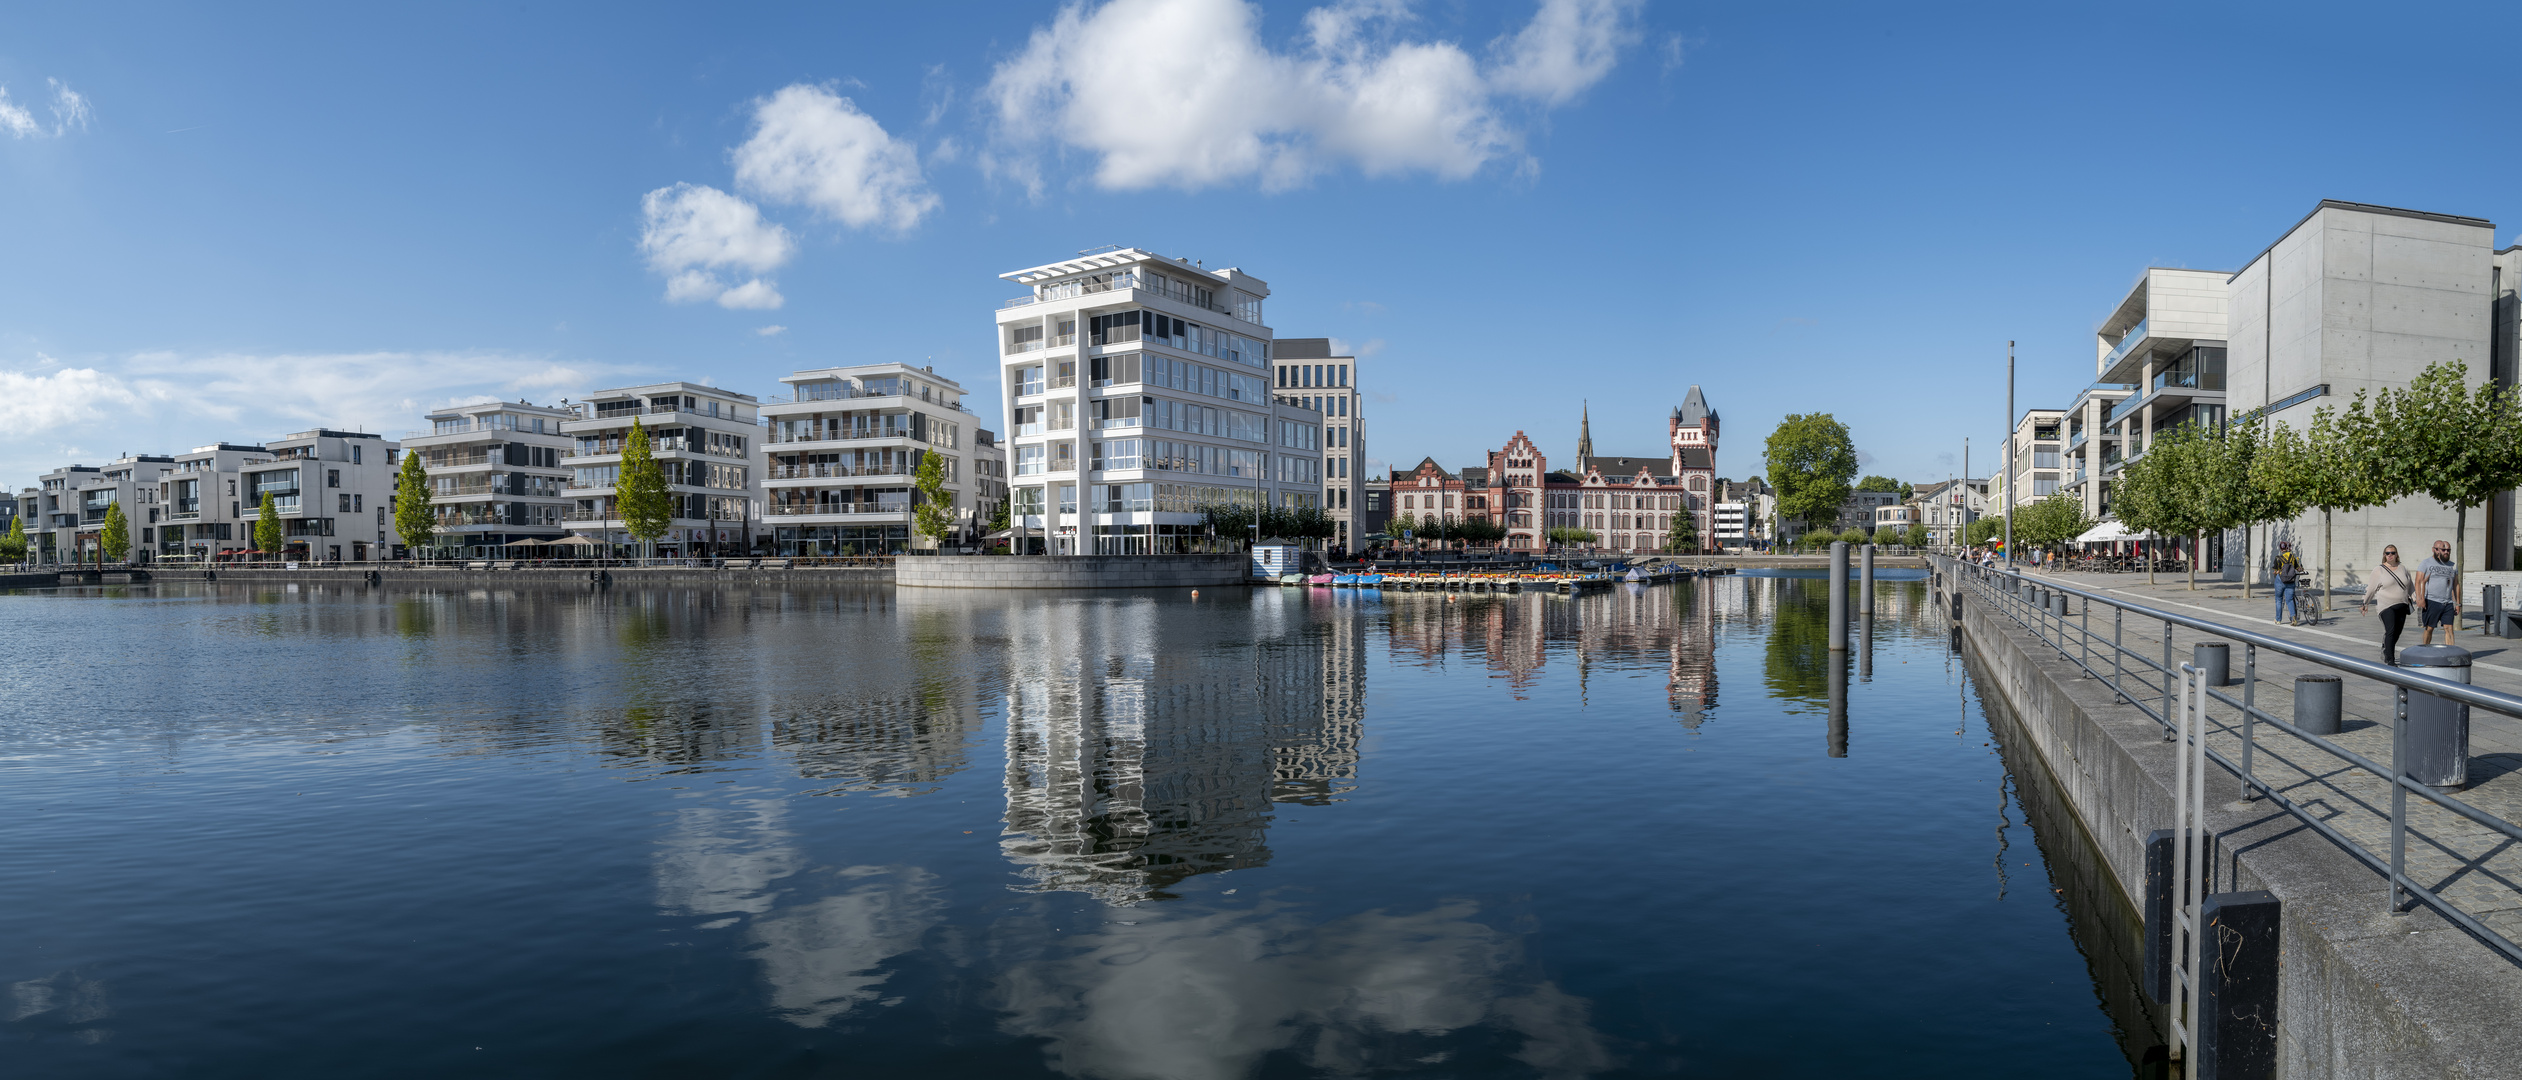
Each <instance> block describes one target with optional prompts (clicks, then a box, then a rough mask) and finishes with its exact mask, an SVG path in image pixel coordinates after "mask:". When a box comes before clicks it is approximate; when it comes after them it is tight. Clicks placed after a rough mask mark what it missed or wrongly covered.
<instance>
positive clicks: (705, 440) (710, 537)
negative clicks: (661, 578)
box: [561, 382, 762, 557]
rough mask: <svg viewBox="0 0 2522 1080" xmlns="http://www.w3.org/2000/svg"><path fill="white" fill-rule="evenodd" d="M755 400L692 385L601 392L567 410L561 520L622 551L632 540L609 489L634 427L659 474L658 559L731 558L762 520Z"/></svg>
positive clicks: (746, 547)
mask: <svg viewBox="0 0 2522 1080" xmlns="http://www.w3.org/2000/svg"><path fill="white" fill-rule="evenodd" d="M759 410H760V402H758V401H757V400H755V398H754V397H753V395H751V394H739V393H736V392H734V391H732V390H721V389H719V388H717V387H714V386H704V385H701V384H699V383H689V382H667V383H653V384H650V385H647V386H625V387H617V388H614V389H611V390H601V391H598V392H596V393H595V394H593V395H590V396H589V397H588V398H587V400H585V401H582V402H578V403H576V404H575V405H573V406H571V411H572V412H573V413H575V414H576V418H575V419H571V420H565V421H563V422H562V423H561V433H562V434H564V435H567V436H569V438H570V442H571V445H570V448H569V454H568V456H567V457H565V458H563V459H562V460H563V461H565V462H566V463H567V464H568V465H569V467H570V478H569V484H568V486H567V487H566V488H565V489H564V490H565V491H566V492H567V494H568V496H569V500H570V503H571V505H570V507H569V509H568V510H566V511H564V512H563V513H562V515H561V523H562V525H563V526H565V527H566V528H568V529H569V531H570V532H572V533H576V534H578V535H582V536H588V537H592V538H594V539H596V540H600V541H603V542H604V543H605V544H606V546H607V547H608V548H609V549H610V550H612V551H614V552H616V553H620V554H633V553H638V554H645V552H635V551H634V549H635V548H636V547H637V546H638V541H637V540H636V539H635V538H633V537H632V536H631V534H630V531H629V529H628V528H627V527H626V526H625V525H624V524H623V522H622V515H621V507H620V505H619V502H618V499H617V496H616V485H617V484H618V483H619V481H620V479H621V473H622V444H623V441H624V440H625V439H627V438H629V437H630V429H631V424H632V423H634V422H637V423H638V424H639V425H640V426H641V428H642V429H644V430H645V431H646V432H647V434H648V446H649V450H650V452H651V453H652V454H654V455H655V457H656V460H657V463H658V464H659V465H660V466H662V467H663V468H664V470H665V479H666V496H667V498H668V500H669V501H670V502H671V503H672V510H671V514H672V520H671V521H670V522H669V523H668V526H667V528H666V532H665V535H664V536H663V537H660V538H659V539H658V540H657V542H656V554H657V555H659V556H660V557H691V556H710V555H736V554H743V553H745V552H748V551H751V550H752V548H753V534H754V532H755V531H756V529H757V527H758V526H759V525H760V522H761V507H760V500H761V493H762V487H761V477H760V476H759V475H757V466H756V465H755V464H754V457H753V453H754V448H755V444H756V442H757V441H758V440H759V439H760V436H761V433H762V429H761V427H760V423H761V421H760V419H759Z"/></svg>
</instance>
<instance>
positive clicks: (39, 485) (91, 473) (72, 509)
mask: <svg viewBox="0 0 2522 1080" xmlns="http://www.w3.org/2000/svg"><path fill="white" fill-rule="evenodd" d="M98 472H99V470H98V469H97V467H96V466H94V465H68V466H64V467H62V468H58V469H54V470H53V471H51V472H48V473H45V474H44V475H42V476H39V477H36V478H35V486H34V487H32V488H29V489H27V491H26V493H24V494H23V495H21V496H20V497H19V500H18V501H19V502H20V503H21V504H22V507H23V508H22V509H20V510H19V511H18V512H19V513H21V514H24V515H26V558H27V561H29V562H36V563H62V562H72V561H75V556H74V555H73V554H72V552H74V551H76V550H77V548H78V543H79V490H78V488H79V485H81V484H84V483H87V482H89V481H91V480H94V479H96V478H97V473H98Z"/></svg>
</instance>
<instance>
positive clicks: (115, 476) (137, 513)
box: [61, 454, 175, 563]
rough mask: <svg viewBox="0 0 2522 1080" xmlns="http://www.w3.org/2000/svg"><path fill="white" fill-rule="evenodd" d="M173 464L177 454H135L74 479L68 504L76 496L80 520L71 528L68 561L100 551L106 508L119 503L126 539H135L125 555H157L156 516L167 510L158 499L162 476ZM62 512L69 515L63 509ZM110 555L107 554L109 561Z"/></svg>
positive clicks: (142, 558) (140, 559) (138, 558)
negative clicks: (159, 483) (171, 455)
mask: <svg viewBox="0 0 2522 1080" xmlns="http://www.w3.org/2000/svg"><path fill="white" fill-rule="evenodd" d="M174 467H175V459H174V458H171V457H165V456H163V455H158V454H131V455H125V456H123V457H119V458H116V459H114V460H113V461H111V462H108V463H106V464H105V466H104V467H102V468H100V469H98V470H97V471H96V472H94V473H93V474H89V475H86V476H83V477H81V478H80V479H78V480H77V481H75V482H74V483H72V484H71V485H70V486H69V495H68V497H67V498H65V499H64V506H65V507H66V506H68V505H69V504H70V502H71V501H72V500H75V502H76V504H77V509H78V514H77V519H78V520H77V523H76V524H75V525H74V526H73V527H72V530H71V537H70V548H69V550H70V556H69V561H72V562H87V561H91V560H94V559H95V558H96V557H97V553H98V551H99V550H101V548H102V544H103V538H104V535H105V517H106V514H107V513H108V512H109V511H111V509H112V508H113V507H116V506H120V507H122V511H123V524H124V527H125V529H126V532H125V535H124V539H125V540H126V541H127V542H128V543H129V544H130V545H131V546H130V547H129V548H128V549H126V550H125V551H124V552H123V558H124V559H125V560H128V561H131V562H136V563H144V562H148V561H149V560H150V559H152V558H153V557H155V556H156V554H157V533H158V528H157V527H158V519H159V518H160V517H162V516H163V515H164V512H165V507H164V506H163V505H161V504H160V503H159V502H158V479H159V477H162V476H164V475H165V474H166V473H167V472H168V470H170V469H173V468H174ZM74 468H75V466H74ZM61 516H62V517H65V518H67V517H69V516H71V515H70V514H68V513H66V512H65V513H63V514H62V515H61ZM112 558H113V557H112V556H110V555H109V556H107V560H108V561H112Z"/></svg>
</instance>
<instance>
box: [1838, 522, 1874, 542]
mask: <svg viewBox="0 0 2522 1080" xmlns="http://www.w3.org/2000/svg"><path fill="white" fill-rule="evenodd" d="M1839 539H1841V540H1845V541H1847V542H1848V543H1850V544H1862V543H1866V542H1868V541H1871V540H1872V539H1874V534H1873V533H1870V532H1867V531H1865V529H1864V527H1863V526H1858V525H1850V526H1848V531H1846V532H1843V533H1840V534H1839Z"/></svg>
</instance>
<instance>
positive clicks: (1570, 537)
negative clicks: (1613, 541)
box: [1543, 525, 1601, 547]
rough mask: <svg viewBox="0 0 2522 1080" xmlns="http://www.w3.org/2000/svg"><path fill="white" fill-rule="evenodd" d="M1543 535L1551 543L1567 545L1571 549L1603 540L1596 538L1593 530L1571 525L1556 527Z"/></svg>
mask: <svg viewBox="0 0 2522 1080" xmlns="http://www.w3.org/2000/svg"><path fill="white" fill-rule="evenodd" d="M1543 535H1544V536H1546V537H1548V538H1549V540H1550V542H1551V543H1554V544H1566V545H1568V546H1569V547H1582V546H1584V545H1587V544H1591V543H1593V542H1594V541H1596V540H1598V539H1601V538H1600V537H1597V536H1595V535H1594V532H1593V530H1591V529H1579V528H1576V527H1574V526H1570V525H1559V526H1554V527H1552V528H1551V529H1550V531H1549V532H1547V533H1544V534H1543Z"/></svg>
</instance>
